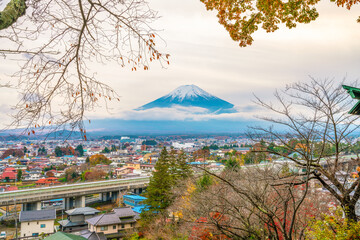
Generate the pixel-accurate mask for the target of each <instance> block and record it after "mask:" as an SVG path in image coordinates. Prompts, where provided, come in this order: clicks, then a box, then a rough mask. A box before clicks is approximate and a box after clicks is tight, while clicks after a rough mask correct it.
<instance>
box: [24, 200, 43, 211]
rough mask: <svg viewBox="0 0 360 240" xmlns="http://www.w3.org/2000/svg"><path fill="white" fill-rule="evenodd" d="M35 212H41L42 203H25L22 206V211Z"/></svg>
mask: <svg viewBox="0 0 360 240" xmlns="http://www.w3.org/2000/svg"><path fill="white" fill-rule="evenodd" d="M33 210H41V202H30V203H23V204H22V206H21V211H33Z"/></svg>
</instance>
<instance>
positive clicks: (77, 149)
mask: <svg viewBox="0 0 360 240" xmlns="http://www.w3.org/2000/svg"><path fill="white" fill-rule="evenodd" d="M75 151H77V152H78V154H79V156H80V157H82V156H84V148H83V145H81V144H80V145H78V146H77V147H76V148H75Z"/></svg>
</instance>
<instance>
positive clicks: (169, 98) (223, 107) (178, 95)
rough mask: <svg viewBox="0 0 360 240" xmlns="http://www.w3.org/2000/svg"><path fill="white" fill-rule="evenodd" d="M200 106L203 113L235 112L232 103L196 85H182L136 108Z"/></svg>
mask: <svg viewBox="0 0 360 240" xmlns="http://www.w3.org/2000/svg"><path fill="white" fill-rule="evenodd" d="M176 106H180V107H200V108H203V109H205V110H206V111H205V112H204V113H212V114H221V113H234V112H236V110H235V108H234V105H233V104H231V103H229V102H227V101H225V100H222V99H220V98H218V97H216V96H214V95H211V94H210V93H208V92H206V91H204V90H203V89H201V88H199V87H198V86H196V85H183V86H180V87H178V88H176V89H175V90H173V91H172V92H170V93H169V94H167V95H165V96H163V97H161V98H158V99H156V100H155V101H152V102H150V103H147V104H145V105H143V106H141V107H139V108H137V109H136V110H146V109H151V108H172V107H176Z"/></svg>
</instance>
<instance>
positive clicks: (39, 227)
mask: <svg viewBox="0 0 360 240" xmlns="http://www.w3.org/2000/svg"><path fill="white" fill-rule="evenodd" d="M55 219H56V211H55V209H51V210H35V211H21V212H20V216H19V222H20V223H21V234H20V236H21V237H37V236H39V235H40V234H42V233H44V234H51V233H54V220H55Z"/></svg>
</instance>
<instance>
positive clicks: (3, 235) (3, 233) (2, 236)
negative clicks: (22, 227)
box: [0, 231, 6, 239]
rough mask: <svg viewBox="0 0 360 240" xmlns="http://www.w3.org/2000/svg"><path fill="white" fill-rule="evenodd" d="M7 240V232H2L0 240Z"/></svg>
mask: <svg viewBox="0 0 360 240" xmlns="http://www.w3.org/2000/svg"><path fill="white" fill-rule="evenodd" d="M5 238H6V232H5V231H2V232H1V233H0V239H5Z"/></svg>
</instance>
